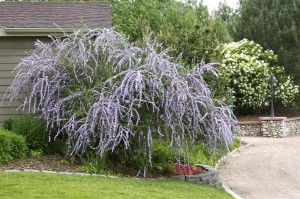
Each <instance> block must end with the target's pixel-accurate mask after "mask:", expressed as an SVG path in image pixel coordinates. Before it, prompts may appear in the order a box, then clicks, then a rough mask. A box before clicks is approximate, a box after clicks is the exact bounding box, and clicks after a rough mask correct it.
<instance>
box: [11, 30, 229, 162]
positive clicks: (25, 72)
mask: <svg viewBox="0 0 300 199" xmlns="http://www.w3.org/2000/svg"><path fill="white" fill-rule="evenodd" d="M146 43H147V45H146V46H143V47H138V46H136V45H134V44H130V43H129V42H128V40H127V39H126V38H125V37H123V36H122V35H121V34H119V33H118V32H115V31H114V30H111V29H104V30H99V29H95V30H79V31H77V32H75V33H72V34H70V35H65V36H63V37H62V38H55V39H54V40H53V42H52V43H50V44H46V43H42V42H40V41H38V42H36V43H35V46H36V49H35V50H34V51H33V52H32V53H31V54H30V55H29V56H28V57H27V58H24V59H23V60H22V62H21V63H20V64H19V65H18V66H17V67H16V71H17V74H16V78H15V80H14V82H13V83H12V85H11V86H10V87H9V89H8V93H10V94H9V95H8V97H9V98H10V99H11V100H14V99H20V98H21V99H22V106H21V107H23V108H24V109H27V108H28V109H29V111H30V112H32V113H36V114H39V115H40V117H41V118H42V119H44V120H45V121H47V124H48V125H49V127H50V128H56V129H57V131H58V134H57V135H59V134H62V133H65V134H67V136H68V142H67V144H68V146H69V149H70V153H72V154H76V153H84V152H85V151H86V150H94V151H95V152H97V153H98V154H100V155H104V154H105V152H106V151H109V150H110V151H114V150H115V149H116V147H118V146H119V145H120V144H122V145H123V146H124V148H125V149H127V148H129V147H130V146H131V145H132V144H134V142H141V143H142V146H143V147H144V148H145V151H147V156H148V157H149V161H150V162H151V146H152V140H153V138H155V137H157V138H158V137H159V138H161V139H167V140H168V141H170V143H171V145H176V146H178V148H184V146H185V144H186V143H191V144H193V143H195V142H203V139H204V140H205V143H206V145H207V146H208V147H210V148H212V149H213V148H214V146H216V145H222V146H225V147H227V146H228V144H230V143H231V142H232V133H231V125H232V124H233V119H232V118H231V117H230V109H229V108H228V107H227V106H225V105H224V104H223V103H222V102H220V101H219V100H214V99H212V98H211V95H210V90H209V89H208V87H207V85H206V83H205V81H204V80H203V78H202V74H203V73H204V72H205V71H210V72H212V73H214V74H215V73H216V71H215V68H214V67H213V65H212V64H204V63H203V62H202V63H200V64H197V65H196V66H195V67H190V68H191V69H186V68H184V67H183V66H182V65H180V64H179V63H178V62H177V61H176V59H173V58H172V57H170V56H168V52H169V51H168V50H165V49H164V48H162V47H161V45H160V44H159V43H157V42H155V41H154V42H153V41H150V40H149V41H147V42H146ZM156 49H159V51H156Z"/></svg>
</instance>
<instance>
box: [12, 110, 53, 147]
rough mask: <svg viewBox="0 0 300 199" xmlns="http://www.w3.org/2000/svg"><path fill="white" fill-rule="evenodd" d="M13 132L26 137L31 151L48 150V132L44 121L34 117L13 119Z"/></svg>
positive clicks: (27, 116) (23, 116) (25, 116)
mask: <svg viewBox="0 0 300 199" xmlns="http://www.w3.org/2000/svg"><path fill="white" fill-rule="evenodd" d="M11 131H12V132H14V133H16V134H18V135H22V136H24V138H25V140H26V143H27V146H28V148H29V150H34V151H36V150H42V151H45V150H46V148H47V145H48V132H47V131H46V124H45V122H44V121H43V120H41V119H38V118H35V117H34V116H32V115H21V116H17V117H13V118H11Z"/></svg>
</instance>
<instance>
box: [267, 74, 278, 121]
mask: <svg viewBox="0 0 300 199" xmlns="http://www.w3.org/2000/svg"><path fill="white" fill-rule="evenodd" d="M269 80H270V84H271V111H270V116H271V118H273V117H275V113H274V83H276V82H277V79H276V78H275V77H274V76H271V77H270V79H269Z"/></svg>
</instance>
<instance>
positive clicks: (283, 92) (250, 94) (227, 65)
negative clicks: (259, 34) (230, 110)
mask: <svg viewBox="0 0 300 199" xmlns="http://www.w3.org/2000/svg"><path fill="white" fill-rule="evenodd" d="M218 50H219V52H220V56H221V67H220V71H221V77H222V78H224V79H226V80H227V81H228V86H229V87H230V88H233V89H234V91H235V96H236V106H238V107H246V108H247V107H251V108H260V107H263V106H266V105H268V104H269V103H268V102H269V101H270V85H269V84H268V83H267V82H266V79H267V78H270V77H271V76H275V77H276V79H277V80H278V83H277V84H276V85H275V87H274V89H275V97H276V99H277V100H278V101H279V102H281V103H283V104H285V105H286V104H288V103H291V102H292V101H293V100H294V98H295V96H296V94H298V92H299V90H298V86H296V85H294V83H293V81H292V79H291V77H290V76H286V75H285V74H284V73H285V72H284V68H283V67H279V66H277V56H276V55H275V54H274V52H273V51H272V50H263V48H262V46H260V45H259V44H256V43H255V42H253V41H249V40H247V39H243V40H241V41H239V42H233V43H229V44H225V45H222V46H220V47H219V48H218Z"/></svg>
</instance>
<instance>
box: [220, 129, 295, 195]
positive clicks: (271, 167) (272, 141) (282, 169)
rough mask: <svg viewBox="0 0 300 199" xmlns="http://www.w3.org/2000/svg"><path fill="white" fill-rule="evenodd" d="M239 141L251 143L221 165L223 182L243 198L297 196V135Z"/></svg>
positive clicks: (246, 138) (247, 138) (248, 138)
mask: <svg viewBox="0 0 300 199" xmlns="http://www.w3.org/2000/svg"><path fill="white" fill-rule="evenodd" d="M242 140H243V141H245V142H247V143H252V144H253V146H249V147H246V148H244V149H241V150H240V152H235V153H233V154H232V155H231V156H229V157H228V158H227V159H226V160H225V162H223V163H222V164H221V166H220V167H219V172H220V177H221V180H222V182H223V183H224V184H225V185H226V186H228V187H229V188H230V189H231V190H233V191H234V192H236V193H237V194H238V195H240V196H241V197H242V198H244V199H249V198H255V199H296V198H300V183H299V182H300V169H299V168H300V166H299V165H300V156H299V151H300V135H297V136H295V135H293V136H288V137H286V138H262V137H243V138H242Z"/></svg>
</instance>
